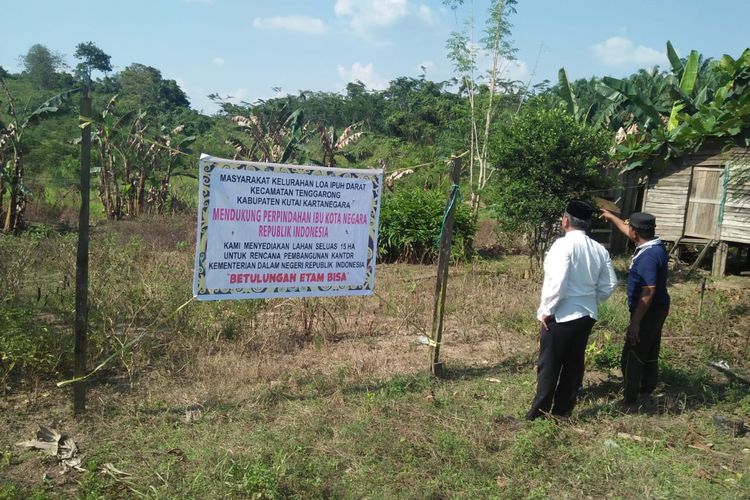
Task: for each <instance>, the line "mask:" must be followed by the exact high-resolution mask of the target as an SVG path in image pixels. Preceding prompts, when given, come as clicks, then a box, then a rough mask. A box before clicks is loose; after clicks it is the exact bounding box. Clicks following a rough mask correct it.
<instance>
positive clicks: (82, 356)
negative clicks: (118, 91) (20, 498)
mask: <svg viewBox="0 0 750 500" xmlns="http://www.w3.org/2000/svg"><path fill="white" fill-rule="evenodd" d="M91 114H92V112H91V96H90V94H89V85H88V83H87V84H86V85H85V86H84V90H83V92H82V93H81V121H82V122H83V128H82V130H81V211H80V213H79V215H78V251H77V253H76V317H75V348H74V352H73V356H74V365H73V376H74V378H79V377H83V376H84V375H86V342H87V339H86V337H87V333H88V324H89V308H88V297H89V196H90V191H91V188H90V178H91V170H90V166H91V119H92V118H91ZM85 410H86V381H85V380H82V381H79V382H76V383H75V384H73V413H74V414H75V415H80V414H81V413H83V412H84V411H85Z"/></svg>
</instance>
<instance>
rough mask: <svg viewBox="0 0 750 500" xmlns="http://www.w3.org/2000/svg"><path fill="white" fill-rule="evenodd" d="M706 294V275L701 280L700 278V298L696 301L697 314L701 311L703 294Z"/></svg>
mask: <svg viewBox="0 0 750 500" xmlns="http://www.w3.org/2000/svg"><path fill="white" fill-rule="evenodd" d="M705 294H706V277H705V276H704V277H703V280H701V300H700V302H699V303H698V316H700V315H701V312H703V296H704V295H705Z"/></svg>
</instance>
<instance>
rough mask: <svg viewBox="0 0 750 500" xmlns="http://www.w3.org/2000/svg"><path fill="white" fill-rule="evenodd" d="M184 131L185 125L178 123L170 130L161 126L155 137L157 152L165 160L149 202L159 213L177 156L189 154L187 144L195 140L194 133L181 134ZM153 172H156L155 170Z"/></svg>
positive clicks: (165, 199)
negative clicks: (162, 172)
mask: <svg viewBox="0 0 750 500" xmlns="http://www.w3.org/2000/svg"><path fill="white" fill-rule="evenodd" d="M184 131H185V125H178V126H177V127H174V128H173V129H171V130H169V129H167V127H164V126H162V127H161V132H160V133H159V134H158V135H157V137H156V141H157V144H156V145H157V146H158V149H159V153H160V154H161V156H162V157H164V159H165V161H166V168H165V170H164V174H163V175H162V177H161V179H158V180H156V179H155V180H156V182H155V184H157V185H158V186H159V187H158V189H156V188H154V192H153V193H152V196H151V203H152V204H153V205H154V209H155V210H156V211H157V212H159V213H161V212H162V211H163V210H164V208H165V207H166V204H167V198H168V196H169V187H170V183H171V181H172V176H173V175H174V167H175V166H176V165H177V164H178V160H177V158H178V157H179V156H181V155H188V154H190V153H191V151H190V149H189V146H190V144H192V143H193V142H195V140H196V137H195V136H194V135H190V136H185V135H183V132H184ZM153 173H154V174H156V172H153Z"/></svg>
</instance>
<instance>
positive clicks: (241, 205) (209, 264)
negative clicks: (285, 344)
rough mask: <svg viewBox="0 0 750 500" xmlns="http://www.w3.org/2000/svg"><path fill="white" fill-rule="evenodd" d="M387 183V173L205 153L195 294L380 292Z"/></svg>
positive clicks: (250, 296) (221, 296) (217, 297)
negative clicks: (378, 274) (382, 203)
mask: <svg viewBox="0 0 750 500" xmlns="http://www.w3.org/2000/svg"><path fill="white" fill-rule="evenodd" d="M382 180H383V171H382V170H355V169H342V168H323V167H311V166H301V165H279V164H274V163H256V162H243V161H236V160H225V159H221V158H215V157H212V156H207V155H203V156H201V159H200V178H199V183H198V201H199V205H198V230H197V244H196V251H195V277H194V281H193V295H195V297H197V298H198V299H200V300H225V299H255V298H273V297H312V296H330V295H369V294H372V293H373V290H374V287H375V257H376V256H377V241H378V215H379V211H380V193H381V186H382Z"/></svg>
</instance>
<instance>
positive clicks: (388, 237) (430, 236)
mask: <svg viewBox="0 0 750 500" xmlns="http://www.w3.org/2000/svg"><path fill="white" fill-rule="evenodd" d="M445 204H446V196H445V195H444V194H443V193H442V192H439V191H425V190H422V189H410V190H403V191H399V192H397V193H395V194H394V195H392V196H389V197H386V198H385V199H384V200H383V204H382V207H381V210H380V234H379V237H378V240H379V243H378V247H379V248H378V256H379V257H380V259H381V260H384V261H387V262H394V261H405V262H420V263H423V262H430V261H432V260H433V259H435V258H436V257H437V255H438V251H439V247H438V244H439V238H440V230H441V227H442V222H443V213H444V211H445ZM475 231H476V225H475V223H474V221H473V220H472V217H471V213H470V211H469V209H468V208H467V207H466V206H464V205H461V204H459V205H458V207H457V209H456V222H455V225H454V230H453V248H452V255H453V256H454V258H459V259H460V258H466V257H469V256H470V255H471V252H472V245H473V240H474V232H475Z"/></svg>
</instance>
